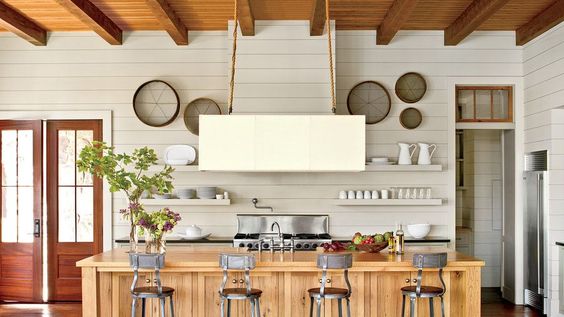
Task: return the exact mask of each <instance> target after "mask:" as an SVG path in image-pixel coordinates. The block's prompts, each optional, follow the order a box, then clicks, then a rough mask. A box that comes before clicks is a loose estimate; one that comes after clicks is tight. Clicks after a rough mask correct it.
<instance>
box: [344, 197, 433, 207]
mask: <svg viewBox="0 0 564 317" xmlns="http://www.w3.org/2000/svg"><path fill="white" fill-rule="evenodd" d="M333 204H334V205H336V206H440V205H442V204H443V199H440V198H434V199H333Z"/></svg>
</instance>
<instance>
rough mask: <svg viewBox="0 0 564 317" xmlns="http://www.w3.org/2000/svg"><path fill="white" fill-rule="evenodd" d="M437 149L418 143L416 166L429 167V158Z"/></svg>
mask: <svg viewBox="0 0 564 317" xmlns="http://www.w3.org/2000/svg"><path fill="white" fill-rule="evenodd" d="M436 149H437V145H436V144H427V143H419V159H417V164H418V165H431V158H432V157H433V154H434V153H435V150H436Z"/></svg>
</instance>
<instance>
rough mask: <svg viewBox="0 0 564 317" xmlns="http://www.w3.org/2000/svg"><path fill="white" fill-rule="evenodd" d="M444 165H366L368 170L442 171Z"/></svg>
mask: <svg viewBox="0 0 564 317" xmlns="http://www.w3.org/2000/svg"><path fill="white" fill-rule="evenodd" d="M442 170H443V166H442V165H366V171H367V172H440V171H442Z"/></svg>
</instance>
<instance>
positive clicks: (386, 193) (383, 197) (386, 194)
mask: <svg viewBox="0 0 564 317" xmlns="http://www.w3.org/2000/svg"><path fill="white" fill-rule="evenodd" d="M388 194H389V192H388V190H387V189H382V199H388V198H389V197H388Z"/></svg>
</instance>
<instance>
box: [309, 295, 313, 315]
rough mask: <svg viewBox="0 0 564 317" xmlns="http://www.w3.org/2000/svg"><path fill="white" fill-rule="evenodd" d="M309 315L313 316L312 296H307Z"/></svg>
mask: <svg viewBox="0 0 564 317" xmlns="http://www.w3.org/2000/svg"><path fill="white" fill-rule="evenodd" d="M309 317H313V297H311V296H310V297H309Z"/></svg>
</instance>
